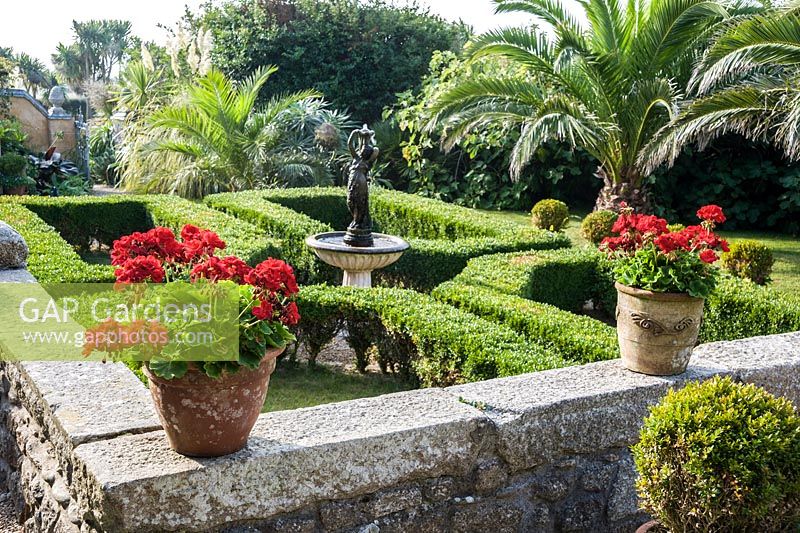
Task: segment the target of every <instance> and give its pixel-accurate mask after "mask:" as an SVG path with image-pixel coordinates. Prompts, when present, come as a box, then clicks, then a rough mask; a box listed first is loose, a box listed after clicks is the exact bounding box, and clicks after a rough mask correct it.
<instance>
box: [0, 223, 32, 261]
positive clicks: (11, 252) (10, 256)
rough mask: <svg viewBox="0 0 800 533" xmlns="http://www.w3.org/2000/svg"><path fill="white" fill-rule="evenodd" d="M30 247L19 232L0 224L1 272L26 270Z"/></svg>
mask: <svg viewBox="0 0 800 533" xmlns="http://www.w3.org/2000/svg"><path fill="white" fill-rule="evenodd" d="M27 259H28V245H27V244H26V243H25V239H23V238H22V235H20V234H19V233H17V230H15V229H14V228H12V227H11V226H9V225H8V224H6V223H5V222H0V270H6V269H11V268H25V266H26V261H27Z"/></svg>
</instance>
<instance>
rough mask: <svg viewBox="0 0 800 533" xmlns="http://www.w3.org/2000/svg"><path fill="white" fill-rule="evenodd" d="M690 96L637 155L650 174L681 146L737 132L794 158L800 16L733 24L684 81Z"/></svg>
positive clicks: (799, 146) (799, 114)
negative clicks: (687, 84) (687, 83)
mask: <svg viewBox="0 0 800 533" xmlns="http://www.w3.org/2000/svg"><path fill="white" fill-rule="evenodd" d="M690 89H691V90H692V94H693V95H694V96H695V98H694V99H693V100H691V101H689V102H687V104H686V105H685V106H684V108H683V110H682V112H681V113H680V115H679V116H678V117H677V118H676V119H675V120H674V121H673V122H671V123H670V124H668V125H667V126H665V127H664V128H662V130H661V131H660V132H659V134H658V135H657V136H656V137H655V138H654V139H653V142H651V144H650V146H648V147H647V150H645V152H644V153H643V154H642V163H644V164H645V165H646V166H647V167H648V168H654V167H656V166H658V165H659V164H661V163H662V162H665V161H666V162H667V163H669V164H671V163H673V162H674V161H675V159H676V158H677V156H678V155H679V154H680V150H681V148H682V147H683V146H684V145H686V144H688V143H696V144H698V145H699V147H700V148H701V149H702V148H704V147H705V146H706V145H707V144H708V143H709V142H710V141H712V140H713V139H715V138H717V137H720V136H722V135H725V134H727V133H737V134H740V135H743V136H745V137H747V138H750V139H752V140H755V141H762V142H769V143H772V144H774V145H776V146H777V147H779V148H781V149H782V150H783V151H784V152H785V154H786V156H787V157H788V158H789V159H792V160H798V159H800V11H798V9H797V8H796V7H795V8H793V9H786V10H779V11H773V12H770V13H765V14H757V15H754V16H751V17H746V18H744V19H743V20H741V21H737V22H736V23H735V24H731V25H730V26H729V27H728V28H727V29H726V30H725V31H724V32H723V33H722V34H721V35H720V36H719V37H718V38H717V39H716V40H715V42H714V43H713V44H712V45H711V46H710V47H709V49H708V50H707V52H706V53H705V54H704V55H703V58H702V60H701V61H700V62H699V63H698V65H697V68H696V69H695V72H694V75H693V77H692V80H691V82H690Z"/></svg>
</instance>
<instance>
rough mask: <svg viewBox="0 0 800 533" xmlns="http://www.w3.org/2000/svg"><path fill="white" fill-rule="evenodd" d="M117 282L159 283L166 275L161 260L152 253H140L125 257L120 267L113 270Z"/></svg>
mask: <svg viewBox="0 0 800 533" xmlns="http://www.w3.org/2000/svg"><path fill="white" fill-rule="evenodd" d="M114 275H115V276H116V277H117V283H143V282H145V281H152V282H153V283H161V282H162V281H164V278H165V277H166V273H165V272H164V267H163V266H161V261H159V260H158V258H157V257H156V256H153V255H140V256H138V257H132V258H131V259H127V260H126V261H125V262H124V263H123V264H122V267H121V268H118V269H116V270H115V271H114Z"/></svg>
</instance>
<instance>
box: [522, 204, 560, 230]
mask: <svg viewBox="0 0 800 533" xmlns="http://www.w3.org/2000/svg"><path fill="white" fill-rule="evenodd" d="M531 216H532V219H533V224H534V226H536V227H537V228H541V229H546V230H550V231H561V229H562V228H563V227H564V226H565V225H566V224H567V221H568V220H569V208H568V207H567V204H565V203H564V202H562V201H561V200H553V199H548V200H541V201H539V202H537V203H536V205H534V206H533V209H531Z"/></svg>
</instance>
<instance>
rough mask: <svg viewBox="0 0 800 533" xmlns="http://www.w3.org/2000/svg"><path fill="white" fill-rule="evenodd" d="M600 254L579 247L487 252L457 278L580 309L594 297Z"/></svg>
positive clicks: (524, 296)
mask: <svg viewBox="0 0 800 533" xmlns="http://www.w3.org/2000/svg"><path fill="white" fill-rule="evenodd" d="M599 257H600V254H599V253H598V252H594V251H589V250H582V249H578V248H565V249H561V250H542V251H539V252H518V253H509V254H497V255H485V256H482V257H477V258H475V259H472V260H471V261H470V262H469V264H468V265H467V268H465V269H464V270H463V272H461V274H459V275H458V276H457V277H456V278H455V280H454V281H457V282H459V283H460V284H462V285H470V286H475V287H483V288H487V289H491V290H494V291H496V292H501V293H504V294H510V295H513V296H519V297H520V298H526V299H528V300H534V301H536V302H542V303H547V304H550V305H553V306H555V307H558V308H559V309H564V310H566V311H577V310H578V309H580V308H581V306H582V305H583V304H584V302H586V301H587V300H591V299H592V298H593V297H594V294H595V291H596V289H597V264H598V259H599Z"/></svg>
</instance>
